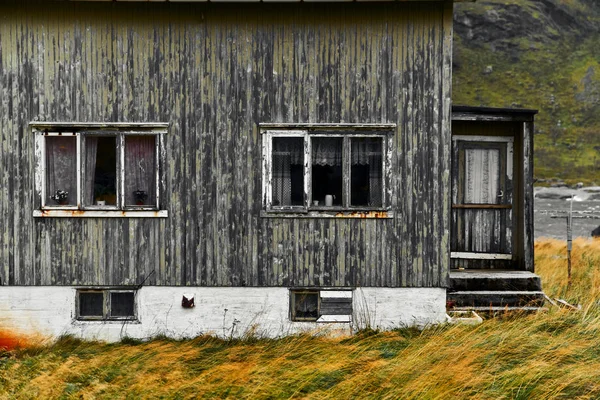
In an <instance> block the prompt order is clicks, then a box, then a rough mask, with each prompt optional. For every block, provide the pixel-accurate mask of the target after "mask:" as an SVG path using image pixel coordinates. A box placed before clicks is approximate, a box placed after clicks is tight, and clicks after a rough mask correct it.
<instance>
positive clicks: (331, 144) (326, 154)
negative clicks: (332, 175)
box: [311, 137, 343, 166]
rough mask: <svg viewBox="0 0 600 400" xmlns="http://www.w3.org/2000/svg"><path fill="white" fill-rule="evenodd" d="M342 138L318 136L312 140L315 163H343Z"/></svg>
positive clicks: (336, 164)
mask: <svg viewBox="0 0 600 400" xmlns="http://www.w3.org/2000/svg"><path fill="white" fill-rule="evenodd" d="M342 143H343V140H342V138H339V137H332V138H326V137H316V138H314V139H313V140H312V143H311V144H312V163H313V165H330V166H339V165H342Z"/></svg>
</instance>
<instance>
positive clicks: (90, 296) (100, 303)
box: [79, 292, 104, 317]
mask: <svg viewBox="0 0 600 400" xmlns="http://www.w3.org/2000/svg"><path fill="white" fill-rule="evenodd" d="M103 315H104V293H102V292H79V316H80V317H102V316H103Z"/></svg>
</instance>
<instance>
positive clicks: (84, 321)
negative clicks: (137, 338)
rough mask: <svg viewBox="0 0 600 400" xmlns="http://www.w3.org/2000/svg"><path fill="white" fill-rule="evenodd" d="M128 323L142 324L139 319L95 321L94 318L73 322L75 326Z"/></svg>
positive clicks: (77, 319)
mask: <svg viewBox="0 0 600 400" xmlns="http://www.w3.org/2000/svg"><path fill="white" fill-rule="evenodd" d="M124 322H126V323H127V324H128V325H130V324H134V325H136V324H141V321H140V320H139V319H137V318H111V319H93V318H76V319H74V320H73V322H72V323H73V325H109V324H121V325H123V323H124Z"/></svg>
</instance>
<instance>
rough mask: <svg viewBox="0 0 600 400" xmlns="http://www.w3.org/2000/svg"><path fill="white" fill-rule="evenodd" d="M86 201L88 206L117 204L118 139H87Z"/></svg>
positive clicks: (98, 137) (88, 137)
mask: <svg viewBox="0 0 600 400" xmlns="http://www.w3.org/2000/svg"><path fill="white" fill-rule="evenodd" d="M83 190H84V195H83V198H84V201H85V204H87V205H94V204H96V205H116V204H117V138H116V137H115V136H86V137H85V182H84V185H83Z"/></svg>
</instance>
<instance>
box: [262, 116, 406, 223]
mask: <svg viewBox="0 0 600 400" xmlns="http://www.w3.org/2000/svg"><path fill="white" fill-rule="evenodd" d="M287 128H288V129H283V128H281V129H276V128H273V129H269V126H266V127H265V128H264V129H263V130H262V133H263V180H264V185H263V203H264V209H265V211H267V212H282V211H283V212H290V213H303V212H304V213H308V212H314V213H313V214H318V213H319V212H321V213H323V212H327V211H333V212H339V211H342V212H344V211H348V212H353V211H384V210H387V208H388V205H389V204H388V199H386V195H385V193H386V190H385V188H386V182H389V179H390V177H389V176H388V175H389V170H390V165H389V161H388V155H389V154H390V153H391V146H392V139H391V138H392V135H391V134H392V133H393V132H394V130H393V128H392V127H390V126H387V125H382V126H377V125H374V126H372V127H370V128H368V129H364V127H360V129H359V127H354V128H353V127H352V126H348V127H343V128H342V127H335V126H328V127H310V128H307V129H294V127H287Z"/></svg>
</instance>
